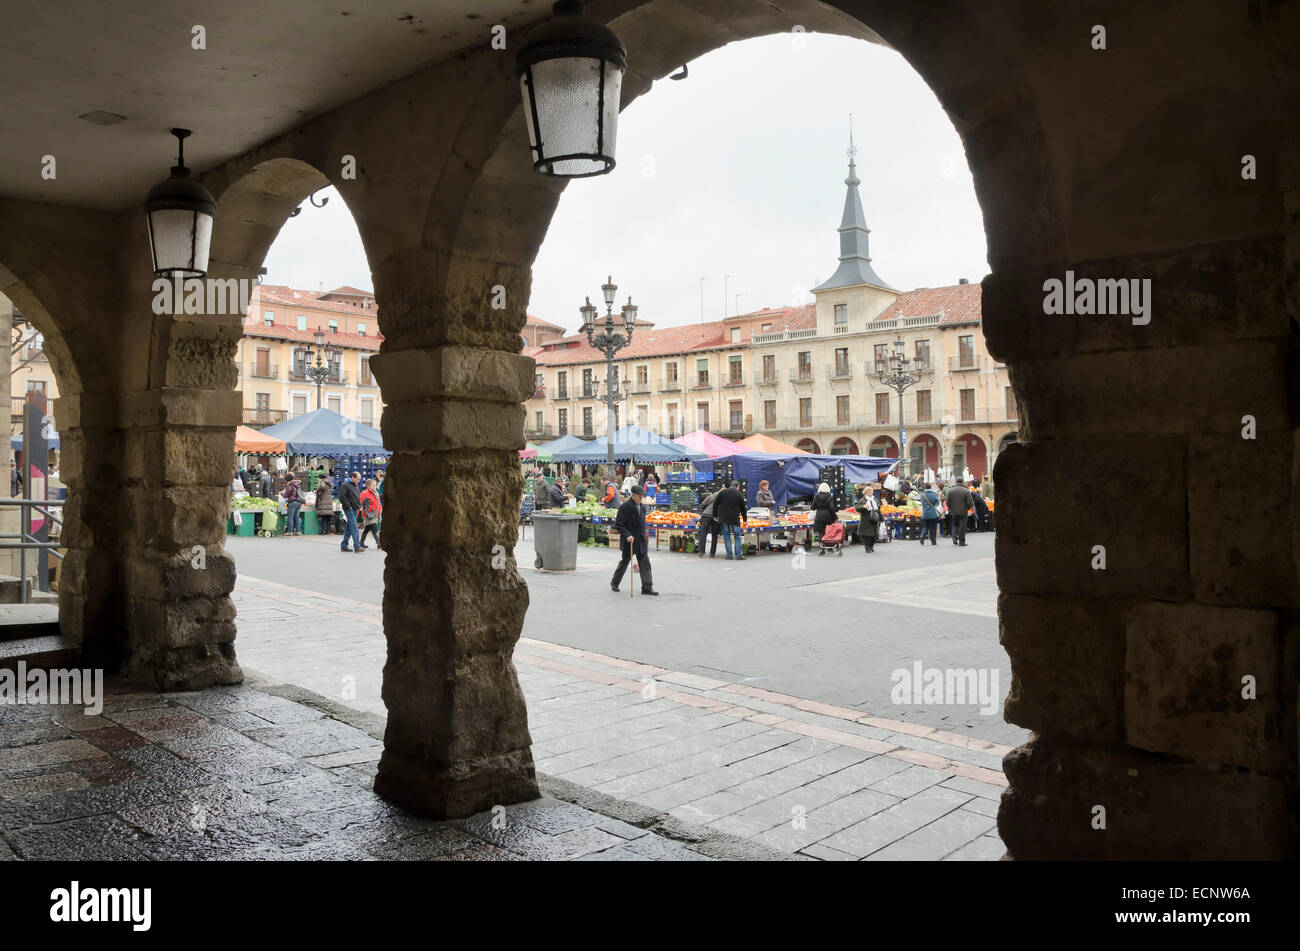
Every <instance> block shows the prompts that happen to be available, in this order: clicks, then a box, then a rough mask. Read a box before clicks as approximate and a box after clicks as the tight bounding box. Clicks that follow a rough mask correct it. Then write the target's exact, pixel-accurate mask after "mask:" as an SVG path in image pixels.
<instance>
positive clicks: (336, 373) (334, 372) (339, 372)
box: [326, 350, 343, 383]
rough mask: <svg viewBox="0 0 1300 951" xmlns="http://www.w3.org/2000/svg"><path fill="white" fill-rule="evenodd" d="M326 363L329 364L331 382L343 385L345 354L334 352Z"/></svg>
mask: <svg viewBox="0 0 1300 951" xmlns="http://www.w3.org/2000/svg"><path fill="white" fill-rule="evenodd" d="M326 363H327V364H328V366H329V370H330V382H331V383H342V382H343V354H342V353H341V352H339V351H337V350H336V351H334V352H333V353H331V354H329V355H328V359H327V360H326Z"/></svg>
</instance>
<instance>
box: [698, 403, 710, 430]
mask: <svg viewBox="0 0 1300 951" xmlns="http://www.w3.org/2000/svg"><path fill="white" fill-rule="evenodd" d="M695 428H696V429H703V430H707V429H708V428H709V404H708V403H696V404H695Z"/></svg>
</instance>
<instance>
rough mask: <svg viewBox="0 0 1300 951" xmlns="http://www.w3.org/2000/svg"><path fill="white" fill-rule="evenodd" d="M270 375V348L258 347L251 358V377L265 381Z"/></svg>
mask: <svg viewBox="0 0 1300 951" xmlns="http://www.w3.org/2000/svg"><path fill="white" fill-rule="evenodd" d="M270 375H271V348H270V347H258V348H257V352H256V354H255V355H254V357H253V376H260V377H262V378H263V379H266V378H267V377H269V376H270Z"/></svg>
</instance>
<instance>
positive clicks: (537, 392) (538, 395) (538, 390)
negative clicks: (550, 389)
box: [532, 383, 546, 400]
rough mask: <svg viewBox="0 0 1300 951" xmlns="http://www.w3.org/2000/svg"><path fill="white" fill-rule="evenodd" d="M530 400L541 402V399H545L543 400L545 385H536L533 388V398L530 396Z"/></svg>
mask: <svg viewBox="0 0 1300 951" xmlns="http://www.w3.org/2000/svg"><path fill="white" fill-rule="evenodd" d="M532 398H533V399H535V400H541V399H545V398H546V384H545V383H542V384H540V385H538V386H535V387H533V396H532Z"/></svg>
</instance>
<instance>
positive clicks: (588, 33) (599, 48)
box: [515, 0, 627, 178]
mask: <svg viewBox="0 0 1300 951" xmlns="http://www.w3.org/2000/svg"><path fill="white" fill-rule="evenodd" d="M582 11H583V3H582V0H558V2H557V3H556V4H555V6H554V8H553V12H554V16H553V17H552V18H551V19H549V20H547V21H546V22H545V23H543V24H541V25H540V26H538V27H537V28H536V29H534V30H533V31H532V32H531V33H530V34H529V35H528V40H527V42H526V43H525V44H524V45H523V47H522V48H521V49H520V50H519V53H518V54H517V55H516V56H515V71H516V73H517V74H518V76H519V88H520V91H521V93H522V94H523V99H524V119H525V120H526V121H527V123H528V144H529V145H530V146H531V148H532V152H533V168H535V169H536V170H537V171H539V172H541V173H542V174H543V175H550V176H554V177H556V178H586V177H588V176H591V175H604V174H605V173H607V172H609V171H611V170H612V169H613V168H614V143H615V140H616V138H617V134H618V107H619V103H620V95H621V90H622V86H623V72H624V71H625V70H626V69H627V49H626V48H625V47H624V46H623V41H622V40H620V39H619V38H618V36H617V35H616V34H615V33H614V31H613V30H611V29H610V28H609V27H607V26H605V25H604V24H603V23H597V22H595V21H594V20H588V19H586V18H584V17H583V15H582Z"/></svg>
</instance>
